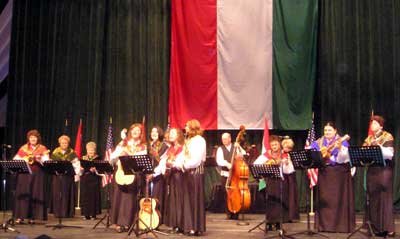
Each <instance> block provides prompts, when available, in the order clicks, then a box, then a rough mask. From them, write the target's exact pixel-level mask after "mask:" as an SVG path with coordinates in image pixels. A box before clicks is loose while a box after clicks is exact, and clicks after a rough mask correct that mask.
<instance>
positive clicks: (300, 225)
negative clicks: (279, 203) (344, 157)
mask: <svg viewBox="0 0 400 239" xmlns="http://www.w3.org/2000/svg"><path fill="white" fill-rule="evenodd" d="M7 216H9V215H7ZM2 217H3V215H1V218H2ZM49 217H50V218H49V221H47V223H48V224H57V222H58V220H56V219H55V218H53V217H52V215H49ZM263 219H264V215H262V214H246V215H245V221H247V222H249V225H246V226H238V225H237V222H238V221H234V220H227V219H226V216H225V214H221V213H207V232H206V233H205V234H204V235H202V236H201V237H192V238H224V239H230V238H251V239H255V238H265V237H269V236H274V235H277V232H276V231H273V232H268V234H266V235H265V234H264V232H263V231H261V230H260V229H259V228H256V229H255V230H254V231H252V232H250V233H249V232H248V230H249V229H251V228H253V227H255V226H256V225H257V224H258V223H260V222H261V221H263ZM96 222H97V220H83V219H82V218H81V217H75V218H72V219H71V218H70V219H64V220H63V224H65V225H71V226H72V225H73V226H81V227H83V228H81V229H75V228H63V229H55V230H53V229H52V228H46V227H45V226H44V225H33V226H32V225H16V226H14V228H15V229H17V230H18V231H20V233H19V234H17V233H16V232H4V230H2V231H0V239H3V238H4V239H5V238H7V239H9V238H16V237H17V235H20V236H26V237H27V238H29V239H33V238H35V237H38V236H40V235H42V234H45V235H48V236H50V237H51V238H57V239H78V238H79V239H81V238H84V239H106V238H107V239H110V238H112V239H122V238H127V233H116V232H115V230H113V229H105V227H104V226H103V225H101V224H100V225H99V226H98V227H97V228H96V229H92V228H93V226H94V225H95V224H96ZM361 222H362V215H357V226H359V225H360V223H361ZM395 224H396V232H397V234H399V232H400V215H399V214H397V215H396V221H395ZM311 225H313V224H311ZM283 227H284V229H285V231H286V234H288V235H290V234H293V233H296V232H301V231H304V230H306V229H307V221H306V215H305V214H302V215H301V220H300V222H297V223H287V224H284V226H283ZM260 228H264V226H261V227H260ZM168 229H169V228H167V227H165V226H164V225H162V226H161V227H160V230H161V231H164V232H167V231H168ZM323 234H324V235H326V236H328V237H329V238H346V237H347V236H348V235H349V234H347V233H323ZM157 236H158V238H190V237H189V236H185V235H181V234H170V235H169V236H164V235H160V234H157ZM140 237H141V238H151V237H154V236H153V235H152V234H147V235H146V234H144V235H141V236H140ZM294 237H295V238H310V236H307V235H295V236H294ZM130 238H135V235H134V234H133V233H132V235H131V236H130ZM314 238H321V237H317V236H314ZM352 238H365V237H364V236H363V235H361V234H356V235H355V236H354V237H352ZM396 238H397V237H396Z"/></svg>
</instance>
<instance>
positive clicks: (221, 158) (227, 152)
mask: <svg viewBox="0 0 400 239" xmlns="http://www.w3.org/2000/svg"><path fill="white" fill-rule="evenodd" d="M221 141H222V145H221V146H219V147H218V149H217V153H216V161H217V164H218V166H220V167H221V186H222V187H224V188H225V186H226V181H227V178H228V177H229V170H230V169H231V167H232V164H231V160H232V156H233V151H234V146H233V145H232V138H231V135H230V134H229V133H227V132H225V133H223V134H222V136H221ZM238 148H239V150H240V151H241V154H242V155H246V151H244V149H242V148H241V147H240V146H239V145H238ZM223 192H224V201H225V202H226V197H227V196H226V190H223ZM225 205H226V203H225ZM225 212H226V213H227V218H228V219H234V220H237V219H238V218H239V213H232V212H229V210H228V208H227V207H226V206H225Z"/></svg>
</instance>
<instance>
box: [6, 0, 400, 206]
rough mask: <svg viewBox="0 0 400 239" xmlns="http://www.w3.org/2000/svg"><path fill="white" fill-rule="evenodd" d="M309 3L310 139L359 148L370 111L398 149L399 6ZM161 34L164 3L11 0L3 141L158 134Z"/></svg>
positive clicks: (163, 101)
mask: <svg viewBox="0 0 400 239" xmlns="http://www.w3.org/2000/svg"><path fill="white" fill-rule="evenodd" d="M319 3H320V6H319V8H320V9H319V14H320V16H319V37H318V75H317V86H316V91H315V92H316V94H315V98H314V105H313V108H314V112H315V122H316V125H317V127H316V129H317V135H320V132H321V130H320V129H321V127H322V125H323V122H326V121H327V120H334V121H336V122H337V125H338V127H339V132H340V133H348V134H350V135H351V137H352V139H351V143H352V144H354V145H359V144H360V143H361V142H362V140H363V138H365V137H366V135H367V130H368V120H369V116H370V114H371V110H374V112H375V113H376V114H382V115H383V116H384V117H385V118H386V119H387V124H386V128H387V129H388V130H389V131H390V132H392V133H393V134H394V136H395V138H396V148H398V146H399V141H398V140H397V138H399V137H400V135H399V126H398V125H399V121H398V120H397V119H398V118H399V114H400V113H399V109H400V107H399V106H400V105H399V104H400V100H399V97H398V95H399V93H400V92H399V91H400V86H399V85H400V83H398V81H397V80H398V78H399V70H400V66H399V61H400V56H399V55H400V54H399V46H400V35H399V25H400V22H399V12H400V3H399V2H398V1H397V0H387V1H380V0H354V1H347V0H337V1H330V0H321V1H320V2H319ZM169 32H170V1H169V0H88V1H80V0H52V1H50V0H38V1H29V0H15V3H14V18H13V27H12V49H11V59H10V62H11V66H10V79H9V87H8V94H9V105H8V117H7V132H6V137H7V142H8V143H10V144H13V145H18V146H19V145H21V144H23V143H24V141H25V134H26V132H27V130H29V129H31V128H37V129H39V130H40V132H41V133H42V136H43V141H44V143H45V145H47V146H48V147H50V148H54V147H55V146H56V144H57V138H58V137H59V136H60V135H61V134H62V133H63V132H64V133H67V134H68V135H70V136H71V137H72V143H73V142H74V138H75V135H76V128H77V126H78V123H79V119H81V118H82V119H83V126H84V128H83V141H84V142H87V141H89V140H94V141H96V142H98V144H99V152H100V153H101V152H103V151H104V146H105V136H106V129H107V125H108V123H109V118H110V117H112V118H113V127H114V132H116V136H117V137H116V138H117V139H118V137H119V133H118V132H119V131H120V130H121V129H122V128H124V127H128V126H129V125H130V124H131V123H132V122H138V121H141V120H142V117H143V116H146V125H147V128H149V127H150V125H153V124H160V125H161V126H162V127H165V126H166V124H167V109H168V80H169V49H170V35H169ZM66 120H67V121H68V126H67V127H66V126H65V121H66ZM278 133H279V134H282V135H285V134H290V135H292V136H294V138H295V139H296V143H297V147H298V148H301V147H303V144H304V140H305V135H306V134H305V132H302V131H298V132H281V131H278ZM219 136H220V132H217V131H210V132H206V137H207V140H208V144H209V146H210V145H213V144H215V143H216V142H218V137H219ZM261 138H262V131H253V132H251V133H250V134H249V136H248V139H249V141H250V143H257V144H258V147H259V143H260V142H261ZM209 149H211V147H209ZM15 150H16V147H14V151H15ZM13 153H14V152H13ZM397 159H398V152H397V151H396V160H397ZM399 169H400V167H399V165H398V164H396V170H395V177H394V182H395V190H394V192H395V195H394V196H395V201H396V205H400V202H399V198H400V193H399V183H398V182H399V180H398V179H399V171H400V170H399ZM360 172H361V171H359V174H358V175H357V176H356V180H355V184H356V193H357V194H356V196H357V197H356V200H357V209H362V202H363V201H362V200H363V197H362V191H361V185H362V182H361V174H360ZM213 178H214V179H215V176H214V177H213ZM213 178H212V179H211V180H209V181H208V182H209V183H212V182H213ZM298 179H299V184H300V185H301V190H300V191H301V193H300V196H301V202H302V205H304V197H305V196H304V192H305V185H306V184H307V183H306V180H305V178H304V175H303V174H301V173H298Z"/></svg>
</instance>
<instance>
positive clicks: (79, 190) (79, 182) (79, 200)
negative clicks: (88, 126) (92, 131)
mask: <svg viewBox="0 0 400 239" xmlns="http://www.w3.org/2000/svg"><path fill="white" fill-rule="evenodd" d="M81 125H82V118H80V119H79V127H80V126H81ZM81 133H82V132H81ZM75 143H76V142H75ZM79 160H81V159H79ZM78 176H79V175H78ZM80 204H81V180H80V179H79V180H78V205H77V207H75V209H77V210H81V207H80V206H81V205H80Z"/></svg>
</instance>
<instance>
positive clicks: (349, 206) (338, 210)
mask: <svg viewBox="0 0 400 239" xmlns="http://www.w3.org/2000/svg"><path fill="white" fill-rule="evenodd" d="M348 146H349V143H348V142H347V140H346V137H343V138H341V137H340V136H339V135H338V134H337V129H336V126H335V124H334V123H333V122H328V123H326V125H325V126H324V136H322V137H321V138H319V139H318V140H316V141H314V142H313V143H312V144H311V148H313V149H316V150H319V151H321V153H322V156H323V158H324V159H325V160H326V164H327V165H326V167H325V168H324V169H321V170H319V172H318V184H317V212H316V217H315V220H316V223H315V226H316V228H317V230H319V231H325V232H351V231H353V229H354V227H355V208H354V189H353V179H352V175H351V172H350V166H349V154H348Z"/></svg>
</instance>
